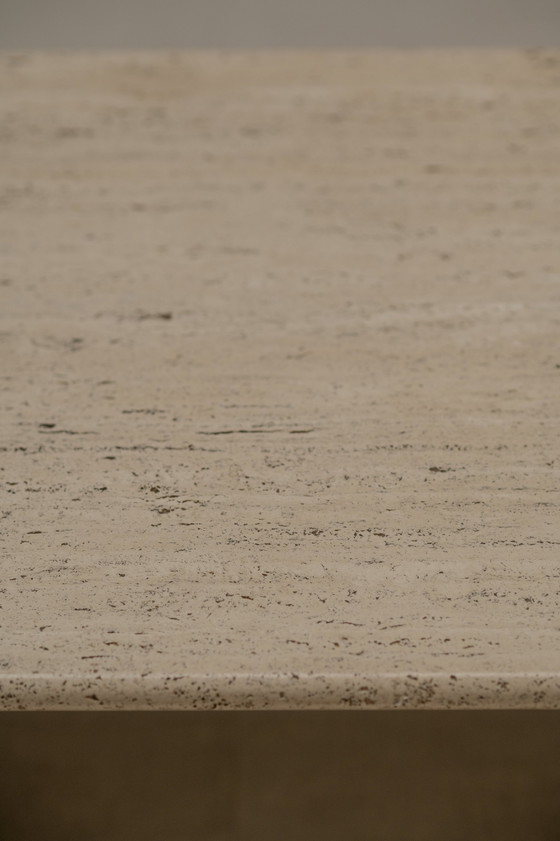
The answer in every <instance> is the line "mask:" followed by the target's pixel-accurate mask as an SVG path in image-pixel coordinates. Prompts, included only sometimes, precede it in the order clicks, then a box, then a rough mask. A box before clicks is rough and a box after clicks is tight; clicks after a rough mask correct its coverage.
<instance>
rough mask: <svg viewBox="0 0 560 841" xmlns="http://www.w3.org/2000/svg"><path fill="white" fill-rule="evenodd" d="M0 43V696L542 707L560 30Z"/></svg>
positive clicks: (553, 472)
mask: <svg viewBox="0 0 560 841" xmlns="http://www.w3.org/2000/svg"><path fill="white" fill-rule="evenodd" d="M0 65H1V69H0V148H1V154H0V170H1V175H0V238H1V250H0V377H1V394H2V398H1V403H0V414H1V439H0V479H1V483H2V485H1V491H0V518H1V522H0V529H1V538H0V540H1V553H2V555H1V558H2V560H1V567H0V572H1V575H0V706H1V707H3V708H4V709H100V708H103V709H107V708H112V709H119V708H123V709H124V708H127V709H132V708H144V709H147V708H154V709H171V708H185V709H193V708H206V709H209V708H211V709H213V708H244V709H250V708H255V709H263V708H310V709H313V708H315V709H317V708H329V707H330V708H341V707H371V708H419V707H427V708H458V707H469V708H475V707H486V708H488V707H498V708H515V707H524V708H533V707H534V708H536V707H548V708H555V707H560V518H559V507H558V506H559V490H560V483H559V476H560V456H559V450H558V433H559V417H560V343H559V338H560V252H559V242H560V154H559V150H560V53H554V52H546V51H534V50H530V51H525V52H521V51H519V52H492V51H490V52H484V53H476V52H468V51H457V52H437V53H435V52H433V53H430V52H421V51H420V52H410V53H397V52H379V53H367V52H365V53H360V52H355V53H346V54H343V53H320V52H309V53H305V52H302V53H253V54H235V53H224V54H218V53H204V52H202V53H192V54H181V53H173V54H157V53H153V54H152V53H145V54H134V53H130V54H118V53H115V54H107V55H95V54H82V55H72V54H64V55H55V54H51V55H42V54H17V55H15V54H14V55H12V54H4V55H2V57H1V58H0Z"/></svg>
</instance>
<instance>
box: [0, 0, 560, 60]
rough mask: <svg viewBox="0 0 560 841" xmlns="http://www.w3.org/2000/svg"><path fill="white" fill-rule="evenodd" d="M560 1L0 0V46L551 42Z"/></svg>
mask: <svg viewBox="0 0 560 841" xmlns="http://www.w3.org/2000/svg"><path fill="white" fill-rule="evenodd" d="M559 44H560V0H0V48H4V49H6V48H8V49H81V48H90V49H115V48H116V49H118V48H128V49H130V48H132V49H135V48H154V49H157V48H188V47H214V48H255V47H256V48H266V47H293V48H300V47H341V48H343V47H367V46H385V47H391V46H397V47H398V46H401V47H408V46H434V47H439V46H554V45H559Z"/></svg>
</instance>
